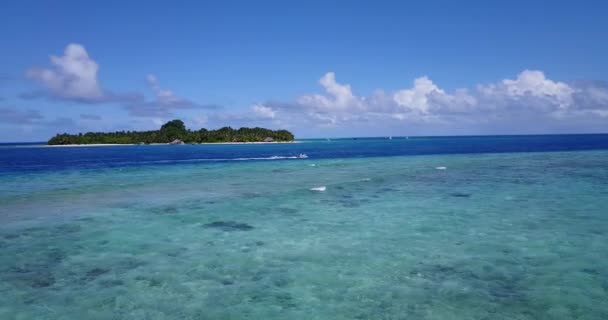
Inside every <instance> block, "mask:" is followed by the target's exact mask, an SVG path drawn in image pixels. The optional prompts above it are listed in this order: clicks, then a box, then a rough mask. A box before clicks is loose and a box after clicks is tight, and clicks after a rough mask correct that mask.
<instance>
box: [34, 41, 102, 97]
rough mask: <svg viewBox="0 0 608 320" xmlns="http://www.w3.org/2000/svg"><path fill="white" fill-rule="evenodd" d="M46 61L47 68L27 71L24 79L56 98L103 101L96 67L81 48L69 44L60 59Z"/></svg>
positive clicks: (54, 57) (97, 67) (53, 57)
mask: <svg viewBox="0 0 608 320" xmlns="http://www.w3.org/2000/svg"><path fill="white" fill-rule="evenodd" d="M50 59H51V67H50V68H30V69H29V70H27V72H26V76H27V77H28V78H30V79H32V80H36V81H38V82H39V83H40V84H41V85H42V86H43V87H45V88H46V89H48V90H49V91H50V92H51V93H52V94H53V95H56V96H58V97H62V98H68V99H78V100H84V101H99V100H102V99H103V97H104V93H103V91H102V89H101V87H100V86H99V83H98V80H97V72H98V71H99V65H98V64H97V62H95V61H94V60H93V59H91V57H89V54H88V53H87V51H86V50H85V48H84V47H83V46H82V45H80V44H76V43H71V44H69V45H68V46H67V47H66V48H65V51H64V53H63V55H62V56H51V57H50Z"/></svg>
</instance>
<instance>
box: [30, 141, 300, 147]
mask: <svg viewBox="0 0 608 320" xmlns="http://www.w3.org/2000/svg"><path fill="white" fill-rule="evenodd" d="M284 143H302V141H273V142H264V141H259V142H202V143H184V144H170V143H149V144H138V143H93V144H43V145H41V146H42V147H50V148H61V147H64V148H67V147H116V146H171V145H177V146H179V145H212V144H218V145H224V144H234V145H239V144H284Z"/></svg>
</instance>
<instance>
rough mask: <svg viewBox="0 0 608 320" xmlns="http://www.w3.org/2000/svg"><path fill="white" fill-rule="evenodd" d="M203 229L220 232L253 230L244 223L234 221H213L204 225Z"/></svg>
mask: <svg viewBox="0 0 608 320" xmlns="http://www.w3.org/2000/svg"><path fill="white" fill-rule="evenodd" d="M203 227H205V228H213V229H219V230H222V231H227V232H230V231H249V230H252V229H253V226H251V225H248V224H246V223H241V222H235V221H215V222H211V223H208V224H206V225H204V226H203Z"/></svg>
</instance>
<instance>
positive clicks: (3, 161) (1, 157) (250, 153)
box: [0, 134, 608, 173]
mask: <svg viewBox="0 0 608 320" xmlns="http://www.w3.org/2000/svg"><path fill="white" fill-rule="evenodd" d="M300 142H301V143H295V144H268V145H181V146H158V145H155V146H119V147H61V148H56V147H41V146H40V144H31V143H28V144H0V173H1V172H5V173H6V172H22V171H39V170H61V169H66V168H69V169H82V168H103V167H117V166H139V165H158V164H171V163H180V162H197V161H201V162H204V161H212V162H217V161H233V160H248V159H251V160H259V159H260V158H272V157H293V156H298V155H299V154H306V155H308V156H309V157H310V158H311V159H335V158H362V157H387V156H404V155H431V154H471V153H506V152H547V151H576V150H602V149H608V134H588V135H529V136H524V135H522V136H462V137H410V138H409V139H406V138H404V137H398V138H393V139H392V140H389V139H386V138H349V139H332V140H331V141H327V140H320V139H319V140H314V139H311V140H302V141H300Z"/></svg>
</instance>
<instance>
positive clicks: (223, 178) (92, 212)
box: [0, 135, 608, 320]
mask: <svg viewBox="0 0 608 320" xmlns="http://www.w3.org/2000/svg"><path fill="white" fill-rule="evenodd" d="M0 253H1V255H0V319H451V320H455V319H522V320H523V319H552V320H553V319H608V303H607V301H608V258H607V257H608V135H546V136H480V137H409V138H407V137H394V138H392V139H387V138H359V139H332V140H325V139H323V140H302V141H300V143H293V144H265V145H183V146H116V147H44V146H38V145H35V144H34V145H32V144H25V145H24V144H0Z"/></svg>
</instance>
